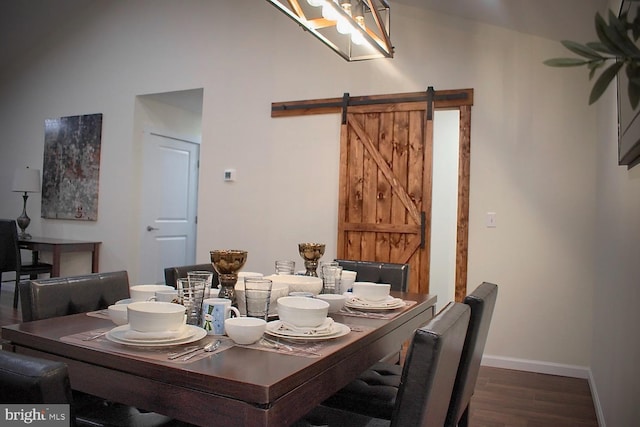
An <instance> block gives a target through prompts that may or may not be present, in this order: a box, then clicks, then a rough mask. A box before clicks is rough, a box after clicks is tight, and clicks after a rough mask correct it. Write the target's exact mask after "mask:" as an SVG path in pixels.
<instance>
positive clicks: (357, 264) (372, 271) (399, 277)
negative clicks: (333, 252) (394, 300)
mask: <svg viewBox="0 0 640 427" xmlns="http://www.w3.org/2000/svg"><path fill="white" fill-rule="evenodd" d="M336 261H337V262H338V264H339V265H340V266H341V267H342V268H343V269H345V270H351V271H355V272H356V273H358V275H357V278H356V280H357V281H358V282H375V283H388V284H390V285H391V290H392V291H400V292H406V291H407V289H408V287H409V264H396V263H392V262H374V261H355V260H348V259H336Z"/></svg>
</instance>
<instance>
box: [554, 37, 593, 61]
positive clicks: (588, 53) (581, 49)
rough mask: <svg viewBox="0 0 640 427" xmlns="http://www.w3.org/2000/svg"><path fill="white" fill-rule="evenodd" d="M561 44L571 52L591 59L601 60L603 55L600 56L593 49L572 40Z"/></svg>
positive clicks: (563, 41)
mask: <svg viewBox="0 0 640 427" xmlns="http://www.w3.org/2000/svg"><path fill="white" fill-rule="evenodd" d="M560 43H562V45H563V46H564V47H566V48H567V49H569V50H570V51H571V52H573V53H575V54H578V55H580V56H583V57H585V58H589V59H601V58H602V55H600V54H599V53H598V52H596V51H595V50H593V49H591V48H590V47H588V46H585V45H582V44H580V43H576V42H572V41H571V40H562V41H561V42H560Z"/></svg>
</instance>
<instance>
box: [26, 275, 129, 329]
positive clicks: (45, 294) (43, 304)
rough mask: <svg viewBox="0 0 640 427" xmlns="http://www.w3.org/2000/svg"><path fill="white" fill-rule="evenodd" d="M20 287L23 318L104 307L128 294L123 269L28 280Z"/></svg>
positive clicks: (127, 283) (43, 317)
mask: <svg viewBox="0 0 640 427" xmlns="http://www.w3.org/2000/svg"><path fill="white" fill-rule="evenodd" d="M19 287H20V298H21V300H22V304H21V307H22V321H23V322H30V321H32V320H41V319H48V318H50V317H58V316H67V315H69V314H76V313H86V312H89V311H95V310H102V309H105V308H107V307H109V305H111V304H115V303H116V302H117V301H119V300H122V299H125V298H129V276H128V274H127V272H126V271H124V270H123V271H113V272H107V273H91V274H84V275H80V276H70V277H51V278H47V279H37V280H28V281H23V282H21V283H20V285H19Z"/></svg>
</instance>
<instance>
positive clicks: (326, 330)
mask: <svg viewBox="0 0 640 427" xmlns="http://www.w3.org/2000/svg"><path fill="white" fill-rule="evenodd" d="M278 322H279V324H278V327H277V328H276V330H275V331H274V332H284V333H287V332H288V333H295V334H302V335H327V334H330V333H331V330H332V329H333V319H332V318H331V317H327V318H326V319H324V322H322V325H320V326H315V327H304V326H295V325H292V324H291V323H288V322H283V321H282V320H279V321H278Z"/></svg>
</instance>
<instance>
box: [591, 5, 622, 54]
mask: <svg viewBox="0 0 640 427" xmlns="http://www.w3.org/2000/svg"><path fill="white" fill-rule="evenodd" d="M596 34H597V35H598V38H599V39H600V41H601V42H602V44H603V45H605V46H606V47H607V48H608V49H609V50H610V51H611V52H612V53H613V54H614V55H616V56H623V55H624V51H623V50H622V48H621V47H620V46H618V43H617V41H615V32H614V31H611V29H609V26H608V25H607V23H606V22H605V20H604V18H603V17H602V16H600V14H599V13H596Z"/></svg>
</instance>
